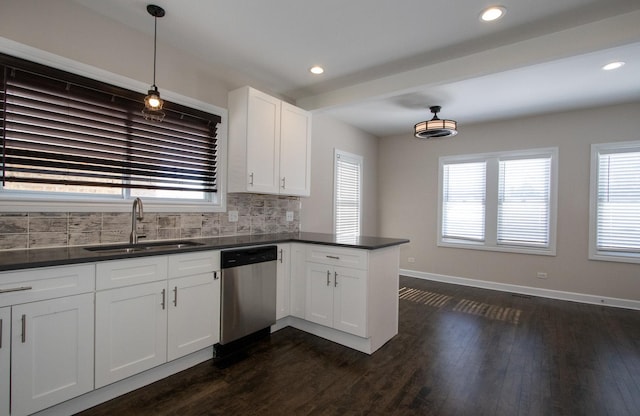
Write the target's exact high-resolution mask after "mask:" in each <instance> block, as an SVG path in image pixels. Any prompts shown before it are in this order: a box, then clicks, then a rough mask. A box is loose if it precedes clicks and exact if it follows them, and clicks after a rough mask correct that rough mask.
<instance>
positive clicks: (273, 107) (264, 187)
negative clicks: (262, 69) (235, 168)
mask: <svg viewBox="0 0 640 416" xmlns="http://www.w3.org/2000/svg"><path fill="white" fill-rule="evenodd" d="M280 106H281V102H280V100H278V99H276V98H274V97H271V96H269V95H267V94H263V93H261V92H260V91H256V90H254V89H250V90H249V117H248V121H247V123H248V126H247V184H248V185H247V191H249V192H256V193H260V192H262V193H268V194H277V193H278V192H279V188H280V184H279V182H280V175H279V172H280V166H279V165H280Z"/></svg>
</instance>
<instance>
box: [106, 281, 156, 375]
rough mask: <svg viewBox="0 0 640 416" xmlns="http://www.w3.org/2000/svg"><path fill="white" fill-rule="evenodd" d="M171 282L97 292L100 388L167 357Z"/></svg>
mask: <svg viewBox="0 0 640 416" xmlns="http://www.w3.org/2000/svg"><path fill="white" fill-rule="evenodd" d="M167 295H168V294H167V282H166V281H160V282H153V283H145V284H142V285H136V286H130V287H122V288H117V289H111V290H104V291H102V292H98V293H96V363H95V367H96V388H100V387H103V386H105V385H107V384H110V383H113V382H115V381H118V380H122V379H123V378H126V377H129V376H132V375H134V374H137V373H139V372H141V371H144V370H148V369H150V368H152V367H155V366H157V365H160V364H163V363H164V362H166V360H167V311H166V307H167V301H168V300H167Z"/></svg>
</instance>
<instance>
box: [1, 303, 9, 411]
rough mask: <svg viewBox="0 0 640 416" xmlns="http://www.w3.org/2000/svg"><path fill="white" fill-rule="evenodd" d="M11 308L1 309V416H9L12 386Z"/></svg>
mask: <svg viewBox="0 0 640 416" xmlns="http://www.w3.org/2000/svg"><path fill="white" fill-rule="evenodd" d="M10 325H11V308H10V307H6V308H0V416H8V415H9V397H10V395H11V394H10V392H11V390H10V388H11V387H10V386H11V373H10V372H9V369H10V368H11V353H10V352H9V347H10V338H9V337H10V331H9V326H10Z"/></svg>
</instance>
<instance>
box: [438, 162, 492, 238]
mask: <svg viewBox="0 0 640 416" xmlns="http://www.w3.org/2000/svg"><path fill="white" fill-rule="evenodd" d="M442 185H443V188H442V201H443V210H442V238H450V239H459V240H471V241H484V228H485V226H484V223H485V200H486V192H485V190H486V163H485V162H472V163H452V164H447V165H444V166H443V182H442Z"/></svg>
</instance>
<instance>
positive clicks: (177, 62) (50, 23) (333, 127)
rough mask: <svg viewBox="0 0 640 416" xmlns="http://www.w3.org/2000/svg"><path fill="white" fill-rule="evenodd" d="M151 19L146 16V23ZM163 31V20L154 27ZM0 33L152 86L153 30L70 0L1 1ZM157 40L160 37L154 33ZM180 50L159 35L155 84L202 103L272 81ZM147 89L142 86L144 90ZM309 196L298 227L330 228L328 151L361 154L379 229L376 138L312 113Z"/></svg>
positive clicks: (368, 217)
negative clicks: (262, 80)
mask: <svg viewBox="0 0 640 416" xmlns="http://www.w3.org/2000/svg"><path fill="white" fill-rule="evenodd" d="M151 24H152V21H151V20H150V21H149V25H151ZM158 26H159V28H158V30H159V31H160V30H161V25H160V24H159V25H158ZM0 37H4V38H7V39H10V40H12V41H15V42H18V43H21V44H24V45H27V46H31V47H34V48H37V49H40V50H44V51H46V52H49V53H53V54H55V55H58V56H62V57H64V58H68V59H71V60H73V61H77V62H80V63H83V64H86V65H91V66H94V67H97V68H101V69H104V70H106V71H109V72H111V73H114V74H117V75H121V76H124V77H127V78H130V79H133V80H136V81H141V82H144V83H145V85H150V84H151V81H152V74H153V72H152V69H153V67H152V63H153V47H152V45H153V36H152V35H150V34H145V33H142V32H139V31H136V30H133V29H131V28H129V27H127V26H124V25H122V24H119V23H117V22H115V21H113V20H110V19H108V18H105V17H102V16H100V15H98V14H96V13H94V12H93V11H91V10H89V9H87V8H85V7H83V6H81V5H80V4H79V3H77V2H75V1H70V0H46V1H44V0H0ZM159 38H160V36H159ZM225 71H226V69H224V68H222V67H221V66H216V65H215V64H212V63H208V62H203V61H201V60H200V59H199V58H198V57H195V56H192V55H188V54H185V53H184V52H182V51H181V50H180V49H179V48H175V47H173V46H171V45H169V44H166V43H163V42H161V41H160V40H159V41H158V71H157V85H158V87H159V90H160V92H161V93H162V92H163V91H171V92H175V93H178V94H181V95H184V96H187V97H191V98H194V99H196V100H199V101H203V102H206V103H210V104H213V105H217V106H219V107H223V108H226V107H227V93H228V91H230V90H232V89H235V88H237V87H240V86H242V85H251V86H253V87H255V88H257V89H260V90H263V91H265V92H267V93H269V92H270V91H269V86H266V85H261V84H260V83H259V82H257V81H255V80H250V79H244V78H242V75H241V74H233V77H231V78H232V79H233V83H231V84H226V83H224V82H222V81H221V79H223V78H224V79H229V78H228V75H229V73H227V72H225ZM141 92H144V91H141ZM312 142H313V148H312V156H311V157H312V167H311V180H312V183H311V194H312V197H311V198H302V207H303V208H302V217H301V227H302V229H303V230H306V231H316V232H332V230H333V149H334V147H338V148H339V149H341V150H345V151H348V152H352V153H356V154H359V155H362V156H363V157H364V183H363V187H364V189H363V224H362V230H363V233H365V234H368V235H374V234H376V233H377V231H378V229H377V220H378V213H377V161H378V156H377V139H376V138H375V137H373V136H371V135H368V134H365V133H363V132H361V131H359V130H357V129H355V128H353V127H351V126H348V125H346V124H344V123H342V122H339V121H337V120H334V119H332V118H331V117H328V116H323V115H321V114H314V118H313V137H312Z"/></svg>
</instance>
